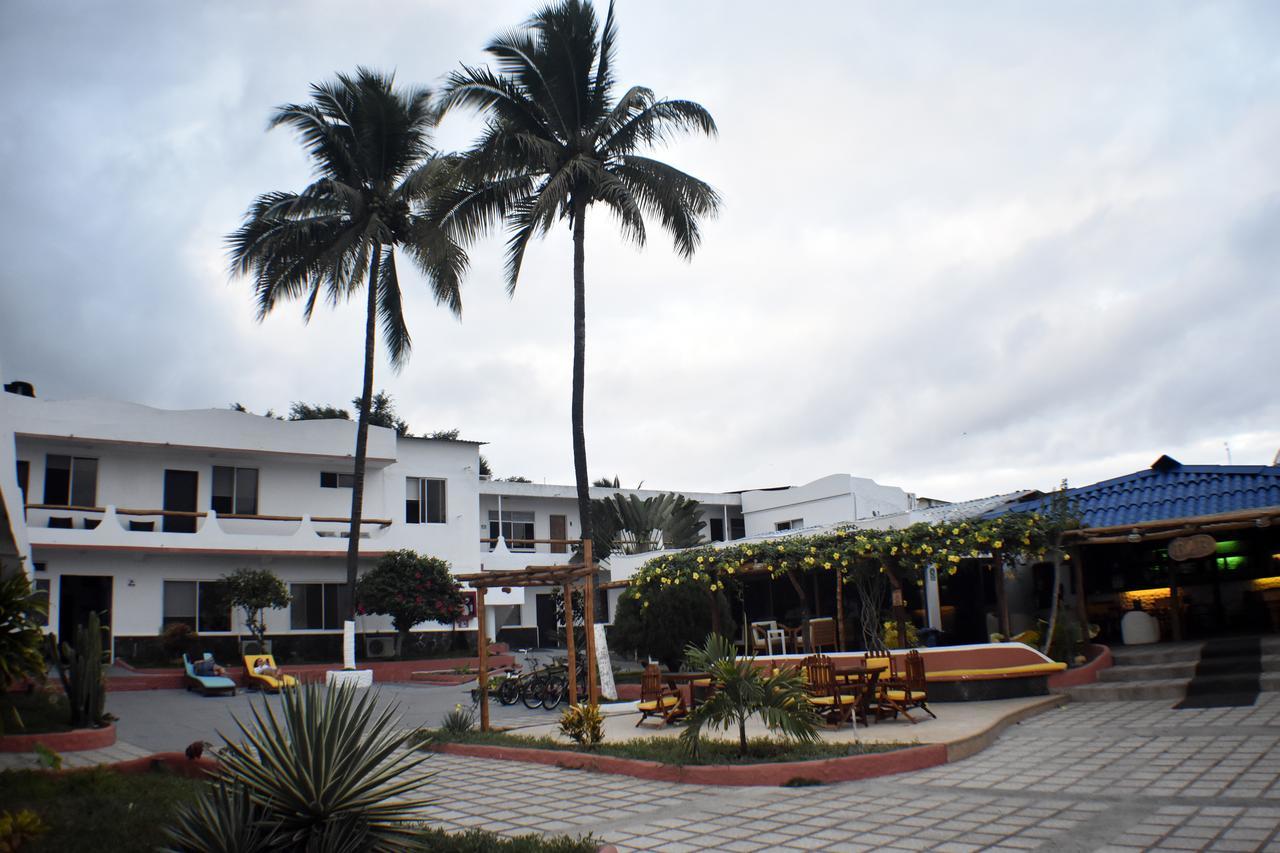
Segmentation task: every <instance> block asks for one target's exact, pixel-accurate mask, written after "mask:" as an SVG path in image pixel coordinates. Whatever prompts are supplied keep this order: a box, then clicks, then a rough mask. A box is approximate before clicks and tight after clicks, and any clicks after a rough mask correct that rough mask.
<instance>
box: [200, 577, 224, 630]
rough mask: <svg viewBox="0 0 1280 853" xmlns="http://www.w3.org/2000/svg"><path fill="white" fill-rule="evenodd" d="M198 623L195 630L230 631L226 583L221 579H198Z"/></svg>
mask: <svg viewBox="0 0 1280 853" xmlns="http://www.w3.org/2000/svg"><path fill="white" fill-rule="evenodd" d="M197 588H198V591H199V595H200V601H199V604H200V613H199V624H198V625H196V631H198V632H200V633H204V632H205V631H230V630H231V606H230V605H229V604H228V603H227V593H226V584H225V583H223V582H222V581H200V582H199V583H198V584H197Z"/></svg>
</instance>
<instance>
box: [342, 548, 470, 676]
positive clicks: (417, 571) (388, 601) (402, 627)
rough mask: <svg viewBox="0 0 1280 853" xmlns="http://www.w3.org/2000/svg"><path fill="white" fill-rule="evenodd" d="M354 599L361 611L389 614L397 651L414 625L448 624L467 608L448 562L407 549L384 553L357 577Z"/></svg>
mask: <svg viewBox="0 0 1280 853" xmlns="http://www.w3.org/2000/svg"><path fill="white" fill-rule="evenodd" d="M356 602H357V608H358V610H359V612H361V613H375V614H383V615H386V616H390V617H391V624H392V626H394V627H395V629H396V632H397V633H398V634H399V637H398V638H397V640H396V648H397V649H398V650H400V651H401V652H403V650H404V647H405V641H406V640H407V639H408V638H409V630H410V629H411V628H413V626H414V625H417V624H420V623H422V622H441V623H444V624H446V625H449V624H452V623H454V622H457V621H458V620H459V619H461V618H463V616H464V615H465V613H466V610H467V602H466V597H465V596H464V595H463V593H462V589H461V588H460V587H459V586H458V582H457V580H455V579H454V577H453V573H452V572H450V571H449V564H448V563H447V562H446V561H444V560H441V559H440V558H439V557H428V556H423V555H420V554H418V553H417V552H416V551H410V550H408V549H403V550H400V551H389V552H387V554H386V555H385V556H383V558H382V559H381V560H379V561H378V565H376V566H374V567H373V568H372V569H370V570H369V571H368V572H366V573H365V574H364V575H363V576H362V577H361V578H360V581H359V582H358V583H357V584H356Z"/></svg>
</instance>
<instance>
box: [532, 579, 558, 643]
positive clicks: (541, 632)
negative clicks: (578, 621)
mask: <svg viewBox="0 0 1280 853" xmlns="http://www.w3.org/2000/svg"><path fill="white" fill-rule="evenodd" d="M537 615H538V645H539V646H541V647H542V648H544V649H550V648H555V647H556V646H557V645H558V643H557V640H558V637H559V633H560V619H559V614H557V613H556V597H555V596H554V595H550V594H548V593H539V594H538V596H537Z"/></svg>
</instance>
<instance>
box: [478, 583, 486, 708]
mask: <svg viewBox="0 0 1280 853" xmlns="http://www.w3.org/2000/svg"><path fill="white" fill-rule="evenodd" d="M476 627H477V628H478V629H479V631H478V633H477V636H476V645H477V648H478V651H479V652H480V731H482V732H487V731H489V629H488V626H487V625H486V624H485V613H484V587H481V588H480V589H477V590H476Z"/></svg>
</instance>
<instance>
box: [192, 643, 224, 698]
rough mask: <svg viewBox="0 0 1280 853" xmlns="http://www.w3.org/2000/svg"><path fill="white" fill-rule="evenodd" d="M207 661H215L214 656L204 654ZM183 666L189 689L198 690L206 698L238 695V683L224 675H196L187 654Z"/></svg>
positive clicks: (207, 653)
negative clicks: (229, 692)
mask: <svg viewBox="0 0 1280 853" xmlns="http://www.w3.org/2000/svg"><path fill="white" fill-rule="evenodd" d="M204 659H205V660H213V655H211V654H210V653H209V652H205V653H204ZM182 666H183V667H184V668H185V669H186V683H187V689H188V690H191V689H192V688H195V689H198V690H199V691H200V692H201V693H203V694H204V695H205V696H208V695H209V694H210V693H222V692H225V691H228V690H229V691H231V695H232V696H234V695H236V683H235V682H234V681H232V680H231V679H230V678H227V677H226V676H224V675H196V669H195V667H194V666H192V665H191V658H189V657H187V656H186V655H185V654H184V655H183V656H182Z"/></svg>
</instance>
